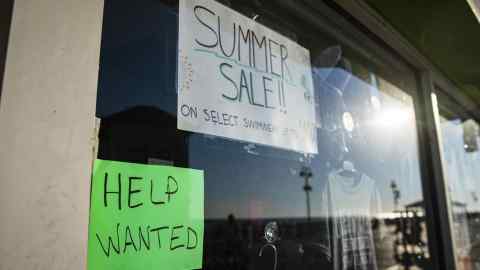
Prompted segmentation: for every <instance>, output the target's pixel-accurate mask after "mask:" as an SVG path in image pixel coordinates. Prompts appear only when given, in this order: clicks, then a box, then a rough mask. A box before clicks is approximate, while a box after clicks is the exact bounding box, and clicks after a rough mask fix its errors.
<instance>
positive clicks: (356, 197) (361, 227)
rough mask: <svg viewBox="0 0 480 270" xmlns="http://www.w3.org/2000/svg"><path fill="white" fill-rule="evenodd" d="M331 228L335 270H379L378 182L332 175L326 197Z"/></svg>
mask: <svg viewBox="0 0 480 270" xmlns="http://www.w3.org/2000/svg"><path fill="white" fill-rule="evenodd" d="M323 197H324V198H325V200H326V201H325V203H324V205H327V207H326V208H327V209H326V210H327V211H328V213H327V216H328V217H329V219H330V222H329V224H330V227H331V232H332V233H331V234H332V236H331V237H332V238H331V241H330V242H331V243H330V244H331V249H332V257H333V264H334V270H376V269H377V263H376V256H375V245H374V237H373V231H372V219H373V218H374V217H375V215H376V214H377V213H379V209H380V200H379V194H378V190H377V188H376V184H375V181H373V180H372V179H370V178H369V177H368V176H366V175H364V174H359V176H358V177H346V176H342V175H341V174H340V173H339V172H334V173H331V174H330V175H329V177H328V185H327V188H326V190H325V194H324V196H323Z"/></svg>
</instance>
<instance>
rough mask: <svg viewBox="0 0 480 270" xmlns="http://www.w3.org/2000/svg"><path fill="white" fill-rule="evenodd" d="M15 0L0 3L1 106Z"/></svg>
mask: <svg viewBox="0 0 480 270" xmlns="http://www.w3.org/2000/svg"><path fill="white" fill-rule="evenodd" d="M13 5H14V0H3V1H0V104H1V101H2V89H3V77H4V75H5V63H6V59H7V49H8V40H9V37H10V27H11V23H12V13H13Z"/></svg>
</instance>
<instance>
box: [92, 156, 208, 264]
mask: <svg viewBox="0 0 480 270" xmlns="http://www.w3.org/2000/svg"><path fill="white" fill-rule="evenodd" d="M203 192H204V186H203V171H199V170H193V169H184V168H177V167H171V166H158V165H142V164H132V163H126V162H116V161H106V160H96V161H95V166H94V169H93V177H92V191H91V206H90V225H89V237H88V238H89V239H88V269H89V270H106V269H108V270H126V269H128V270H137V269H138V270H150V269H155V270H157V269H158V270H170V269H171V270H191V269H199V268H202V258H203V234H204V214H203V203H204V195H203Z"/></svg>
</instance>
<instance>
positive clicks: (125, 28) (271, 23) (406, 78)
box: [89, 0, 431, 270]
mask: <svg viewBox="0 0 480 270" xmlns="http://www.w3.org/2000/svg"><path fill="white" fill-rule="evenodd" d="M187 2H188V3H190V4H185V3H187ZM197 2H198V3H199V4H202V5H204V6H205V7H208V8H203V9H201V8H200V9H197V11H198V13H190V15H191V14H194V15H197V17H195V16H192V17H191V18H190V19H191V20H197V21H196V22H197V23H199V27H203V31H205V36H201V37H200V38H202V39H201V40H199V39H197V44H199V43H202V44H203V45H205V46H203V48H200V47H199V48H197V50H198V53H204V54H209V55H212V57H221V58H222V59H224V60H225V61H227V62H226V63H227V64H226V65H224V66H223V67H224V70H222V69H220V68H219V67H212V66H211V65H210V64H209V62H208V61H206V60H205V62H204V64H203V65H199V64H198V63H196V65H195V63H194V64H193V65H189V63H188V61H193V60H191V59H189V58H188V54H187V53H186V52H185V50H189V48H188V46H186V47H185V44H180V43H179V39H180V40H183V42H185V40H187V38H186V36H188V35H192V33H191V32H193V30H192V31H189V30H190V29H189V28H188V27H185V25H188V23H187V22H188V21H185V20H186V19H185V18H182V16H183V15H182V12H181V9H182V7H183V8H185V6H189V5H194V4H192V3H197ZM182 3H183V4H184V5H185V6H182V7H180V8H179V3H178V1H166V0H165V1H160V0H139V1H126V0H107V1H105V14H104V25H103V34H102V35H103V37H102V47H101V66H100V73H99V85H98V99H97V117H98V118H100V119H101V124H100V131H99V150H98V158H99V159H101V160H112V161H119V162H124V163H132V164H150V165H152V166H170V167H183V168H191V169H196V170H201V171H203V172H204V201H203V203H204V234H203V239H204V241H203V257H202V268H203V269H238V270H240V269H272V268H273V269H292V268H294V269H332V270H333V269H334V270H340V269H344V270H346V269H348V270H351V269H355V270H357V269H358V270H359V269H413V268H412V267H416V269H431V268H430V254H429V250H428V240H427V228H426V225H425V224H426V222H425V209H424V203H423V196H422V188H421V181H422V180H421V177H420V169H419V157H418V142H417V131H416V123H415V112H414V102H415V101H414V96H415V91H416V87H415V76H414V73H413V71H411V70H409V69H405V68H400V66H402V67H404V66H405V65H404V63H403V62H402V61H401V60H400V59H396V60H395V61H397V62H396V63H397V64H398V65H391V64H390V62H386V61H383V60H382V58H381V57H380V56H378V55H376V52H375V51H370V52H368V54H366V53H365V50H364V48H363V47H362V44H356V45H355V46H358V47H352V46H351V45H350V46H348V45H345V44H346V42H345V41H342V40H336V39H335V38H333V37H331V36H329V35H328V34H326V33H328V32H330V31H326V29H322V26H321V24H319V23H318V24H317V23H315V22H314V21H312V20H315V19H314V18H315V16H316V13H315V12H317V11H315V10H316V7H315V6H302V5H303V4H301V3H300V1H291V4H293V5H299V6H302V7H303V8H302V9H303V10H305V11H304V13H300V12H299V11H298V10H301V9H298V10H297V11H294V9H290V8H287V7H282V5H280V4H272V3H270V2H267V1H249V0H245V1H213V0H206V1H180V5H182ZM219 10H222V11H221V12H220V11H219ZM190 12H192V10H190ZM308 12H313V13H308ZM220 13H221V14H223V15H225V14H226V15H225V16H222V17H220V16H218V17H215V16H216V15H218V14H220ZM199 14H200V15H199ZM312 14H313V16H312ZM202 15H203V16H206V17H205V18H198V16H202ZM309 18H310V19H309ZM179 22H180V23H179ZM232 22H235V25H233V24H232ZM246 22H247V23H246ZM182 24H183V25H182ZM218 24H220V27H222V29H223V30H220V31H219V30H218V28H217V30H216V29H215V28H214V27H213V26H215V27H218ZM239 27H243V28H241V30H240V28H239ZM179 28H180V30H181V31H182V30H184V31H186V32H180V33H179V30H178V29H179ZM227 29H228V30H227ZM246 29H252V30H255V31H257V32H256V33H257V35H258V36H257V38H258V39H257V40H254V39H253V38H252V36H250V37H249V38H248V37H247V33H248V32H247V30H246ZM249 33H250V34H251V33H252V32H249ZM262 33H263V34H262ZM194 34H195V33H194ZM182 35H183V36H182ZM251 35H253V34H251ZM262 35H264V36H268V35H272V36H275V39H273V38H272V40H273V41H271V42H272V44H273V45H271V46H277V52H276V53H274V55H273V56H272V55H271V53H268V55H269V56H270V57H271V58H272V57H273V58H275V57H276V58H277V59H274V60H271V59H270V60H268V59H266V60H265V61H266V63H270V64H272V63H275V61H277V62H276V63H277V64H276V66H275V65H273V64H272V65H270V68H269V67H267V66H268V65H266V66H265V68H266V70H265V71H262V70H261V68H260V67H259V66H261V64H258V66H253V64H252V61H254V60H252V56H251V53H252V52H250V54H248V53H246V55H249V56H250V58H248V57H247V58H244V59H247V60H245V61H247V62H246V63H245V62H243V63H242V61H233V60H235V59H233V58H234V57H239V58H240V57H241V56H238V53H239V52H238V51H235V49H233V51H232V53H231V54H230V50H232V49H231V47H228V48H226V47H225V48H218V47H216V46H217V45H218V42H219V38H224V40H223V41H230V42H231V41H232V39H233V38H234V36H236V37H237V38H238V39H237V42H240V41H242V40H243V41H246V40H250V42H251V43H249V45H248V46H246V47H243V48H244V49H252V47H253V46H257V47H261V48H263V47H262ZM220 36H221V37H220ZM190 38H191V37H190ZM197 38H199V37H198V36H197ZM192 40H195V39H192ZM252 40H253V41H252ZM254 42H257V43H254ZM265 42H268V37H267V39H266V41H265ZM233 44H234V43H233ZM237 44H238V43H237ZM284 44H287V45H284ZM349 44H352V43H349ZM353 44H354V43H353ZM192 46H193V45H192ZM264 46H266V45H265V44H264ZM283 46H284V47H283ZM287 48H288V50H289V51H288V56H287V53H286V50H287ZM291 48H294V49H291ZM222 49H223V50H225V51H222ZM200 50H201V51H200ZM237 50H238V48H237ZM270 50H271V49H270ZM179 51H180V53H183V54H187V57H186V58H185V59H184V58H180V60H179V55H178V52H179ZM222 53H223V54H222ZM235 53H237V54H235ZM240 53H242V52H240ZM181 56H183V55H181ZM265 56H266V55H265ZM289 57H290V58H289ZM294 57H297V58H299V59H300V58H301V59H302V60H298V61H297V62H295V63H293V64H292V63H290V62H288V61H289V60H287V59H291V58H294ZM393 59H395V58H393ZM183 60H184V61H186V63H184V62H182V61H183ZM237 60H238V59H237ZM248 61H250V63H249V62H248ZM257 61H260V60H258V59H257ZM269 61H270V62H269ZM282 61H284V62H285V63H286V64H285V63H283V62H282ZM239 62H240V63H239ZM179 63H180V64H179ZM257 63H258V62H257ZM299 63H300V64H299ZM295 65H296V66H295ZM191 66H193V68H191V70H189V67H191ZM199 67H200V68H199ZM235 68H238V69H235ZM242 68H243V69H245V73H244V74H243V73H241V71H239V70H240V69H242ZM255 68H257V70H255ZM258 69H260V71H259V70H258ZM298 70H303V71H306V72H304V73H303V74H302V76H298V77H295V74H294V75H288V74H289V72H290V73H292V74H293V73H295V72H296V71H298ZM222 71H223V73H222ZM207 72H211V73H215V74H217V75H218V76H217V78H213V79H211V80H203V81H202V80H201V79H199V78H198V76H200V75H198V74H201V76H207V75H208V74H206V73H207ZM235 72H238V73H235ZM257 73H259V74H261V76H266V79H263V89H262V90H261V91H263V92H262V93H263V95H264V96H263V97H261V98H260V99H257V100H256V101H254V100H252V96H253V95H255V94H254V93H253V92H252V91H253V90H251V89H252V88H253V87H252V86H253V85H254V84H255V85H256V86H258V85H259V84H258V83H254V82H253V80H258V78H260V79H262V78H265V77H261V76H260V75H258V74H257ZM266 73H267V74H266ZM273 73H276V75H275V74H273ZM232 74H236V75H238V76H236V75H235V76H234V75H232ZM242 74H243V75H242ZM262 74H263V75H262ZM265 74H266V75H265ZM189 76H190V77H189ZM195 76H197V77H195ZM250 76H252V77H250ZM253 76H260V77H253ZM289 76H291V78H293V79H291V80H289V79H288V77H289ZM179 78H180V79H181V80H182V82H181V83H178V81H177V80H179ZM185 78H190V79H191V80H197V81H196V82H197V84H196V85H193V86H192V85H190V81H189V80H187V79H185ZM279 78H280V79H279ZM295 78H297V79H298V80H296V79H295ZM216 80H219V81H220V80H221V81H222V83H223V84H220V83H219V81H216ZM277 81H279V82H280V84H282V83H284V84H292V85H293V86H292V85H290V86H288V87H292V88H288V87H285V86H284V88H286V89H294V90H295V89H297V90H298V89H304V90H305V91H304V92H301V95H299V96H301V97H302V98H301V99H299V100H298V101H294V100H289V98H291V97H292V96H294V95H298V93H293V92H286V93H284V92H282V90H278V89H277V88H275V89H276V90H274V88H273V87H275V85H276V84H275V83H272V82H277ZM226 83H227V84H226ZM269 83H272V84H271V85H270V86H271V87H272V89H267V90H266V86H265V84H269ZM218 85H222V86H230V88H228V89H226V90H228V92H224V93H225V95H224V96H223V97H221V96H220V97H219V96H217V95H216V94H212V93H213V92H211V91H212V90H211V88H215V87H217V86H218ZM242 85H243V86H242ZM242 87H243V88H242ZM280 88H281V87H280ZM185 89H194V90H195V91H201V92H202V93H204V96H200V97H199V98H197V99H194V98H193V99H189V101H190V102H198V103H200V102H204V103H206V102H212V104H214V103H215V102H217V103H218V104H224V103H225V102H227V101H228V102H232V100H233V102H234V103H235V105H232V106H237V107H238V106H257V107H259V108H260V107H261V108H260V109H248V113H247V111H246V110H245V111H238V110H233V109H231V110H229V111H226V110H225V111H221V110H218V109H216V108H212V107H210V108H208V110H205V108H202V109H201V110H199V111H196V110H195V109H198V108H194V107H193V106H190V107H187V108H186V110H185V115H193V116H196V114H197V113H198V114H201V117H202V119H203V120H202V121H208V122H209V124H210V128H208V126H207V127H205V126H202V127H198V126H194V125H191V126H189V125H187V124H185V123H183V122H182V123H180V121H181V120H180V117H185V115H179V113H177V112H178V111H180V112H181V113H182V112H183V111H181V110H179V108H178V105H177V104H179V103H178V100H179V99H180V98H182V99H184V98H185V96H181V95H183V94H184V93H182V91H186V90H185ZM242 89H243V91H244V92H243V100H240V99H241V98H240V97H239V95H242V94H240V93H239V91H242ZM217 90H218V89H217ZM217 90H216V91H217ZM224 90H225V89H224ZM192 91H193V90H192ZM249 91H250V92H249ZM291 91H293V90H291ZM249 94H251V96H250V95H249ZM257 95H258V92H257ZM267 95H270V96H274V97H275V98H274V99H272V100H271V103H269V101H267V99H268V97H270V96H268V97H267ZM257 97H259V96H257ZM207 99H208V100H207ZM216 99H217V100H218V101H211V100H216ZM192 100H193V101H192ZM252 101H253V102H252ZM222 102H223V103H222ZM309 102H310V103H309ZM253 103H255V104H253ZM190 104H192V103H190ZM303 104H307V105H303ZM308 104H311V107H308V106H310V105H308ZM295 105H297V106H295ZM219 106H220V105H219ZM222 106H223V107H222V108H224V109H225V108H226V109H227V110H228V109H229V107H228V106H227V107H225V105H222ZM282 106H284V107H285V108H283V107H282ZM305 106H307V107H305ZM237 107H236V108H237ZM232 108H233V107H232ZM242 108H243V107H242ZM180 109H181V108H180ZM282 109H283V111H282ZM310 109H311V110H310ZM265 110H271V111H273V110H275V111H277V110H278V111H280V112H281V113H283V114H290V115H299V119H297V120H299V121H298V122H299V123H301V124H302V123H303V124H304V127H303V128H304V129H302V130H303V131H301V132H300V135H299V136H303V135H305V134H304V133H302V132H305V130H308V131H309V132H311V133H308V134H307V135H305V137H304V138H303V137H302V138H303V139H298V138H297V139H295V138H294V137H289V138H290V139H287V140H283V141H282V140H280V139H278V138H277V137H275V136H273V135H271V133H275V132H278V126H281V125H282V124H283V122H282V121H285V120H282V119H283V118H282V116H278V115H277V116H278V117H272V118H271V119H270V122H268V121H265V120H264V121H250V120H255V119H256V120H258V119H264V118H265V114H266V112H265ZM271 111H270V112H267V113H269V115H270V116H271V115H273V113H272V112H271ZM252 112H253V113H252ZM255 112H256V113H255ZM262 114H263V115H262ZM247 115H248V117H247ZM275 115H276V114H275ZM235 116H236V117H235ZM235 120H238V121H239V123H238V122H235ZM218 125H223V127H222V128H223V129H221V128H220V127H218ZM236 125H242V126H243V128H244V129H247V128H249V129H254V130H255V132H257V133H248V134H246V133H245V134H243V133H241V132H233V133H229V132H228V131H225V129H226V128H229V127H236ZM179 126H182V129H179V128H178V127H179ZM283 131H284V132H288V130H283ZM252 134H253V135H252ZM255 134H257V135H255ZM265 134H266V135H265ZM277 139H278V141H277ZM107 195H108V194H107ZM94 218H95V217H93V216H92V218H91V220H90V222H91V223H92V222H95V220H94ZM168 218H169V217H164V216H161V214H159V217H158V220H159V221H162V220H163V221H168V220H167V219H168ZM139 219H140V217H139ZM106 226H107V225H106ZM108 226H111V230H112V232H113V235H114V237H113V238H112V239H114V240H112V239H111V240H112V241H116V240H115V239H116V238H115V237H116V236H115V234H114V233H115V230H116V229H118V228H116V227H115V224H113V225H112V224H109V225H108ZM91 230H92V228H91ZM124 233H125V231H123V232H122V233H120V236H119V238H123V237H124V236H123V235H124ZM91 235H92V234H91ZM93 235H94V234H93ZM127 235H128V234H127ZM131 238H132V239H131V240H132V241H133V245H134V243H135V241H137V242H138V243H140V242H141V241H144V240H142V239H140V238H138V239H137V238H135V236H134V237H131ZM170 240H171V238H170ZM146 241H148V240H146ZM90 242H91V245H90V246H89V254H92V253H102V252H104V251H105V250H102V246H101V245H100V244H99V242H101V239H97V238H94V237H91V238H90ZM125 242H126V241H125V239H123V244H122V241H121V240H120V243H121V244H120V248H121V250H120V251H118V252H113V254H111V256H110V257H109V258H108V260H107V259H105V262H104V263H105V264H106V265H107V266H108V268H109V269H117V268H115V267H116V266H115V264H114V261H115V257H116V256H117V257H118V256H128V259H129V262H135V261H139V262H141V264H140V265H142V266H146V265H149V264H148V261H149V260H154V259H153V258H155V257H154V254H158V253H155V252H161V251H158V250H156V251H155V250H153V251H152V249H153V247H152V249H151V250H145V249H144V250H143V251H138V250H137V249H135V246H132V245H131V243H129V245H127V244H126V243H125ZM101 243H103V244H104V246H103V248H105V247H106V246H105V244H106V243H109V242H108V239H107V238H105V239H104V241H103V242H101ZM187 244H188V243H187ZM109 245H110V244H109ZM155 248H158V247H155ZM122 252H124V253H122ZM152 252H153V253H152ZM152 254H153V255H152ZM185 260H188V258H185ZM109 263H110V265H109ZM164 263H165V265H166V268H169V267H168V265H169V262H168V261H165V262H164ZM147 268H148V267H147ZM147 268H142V269H147ZM118 269H120V268H118ZM132 269H133V268H132ZM139 269H140V268H139Z"/></svg>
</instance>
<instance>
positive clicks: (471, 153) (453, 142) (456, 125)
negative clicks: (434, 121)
mask: <svg viewBox="0 0 480 270" xmlns="http://www.w3.org/2000/svg"><path fill="white" fill-rule="evenodd" d="M439 91H440V92H439V95H438V97H439V105H438V106H439V109H440V110H439V112H440V117H439V119H440V123H439V124H440V126H439V129H440V135H441V140H440V141H441V146H442V153H443V165H444V177H445V180H446V184H447V191H448V199H449V203H450V212H451V213H450V215H451V216H450V218H451V226H452V234H453V240H454V243H453V244H454V247H455V254H456V259H457V267H458V269H461V270H464V269H465V270H466V269H469V270H470V269H480V261H479V260H480V253H479V250H478V244H479V241H480V231H479V228H480V215H479V211H480V201H479V197H478V196H479V194H478V191H479V190H480V183H479V181H478V175H479V173H480V153H479V148H478V145H479V130H480V129H479V125H478V122H477V121H476V120H474V119H473V118H472V116H471V115H470V114H469V113H468V112H466V111H464V110H463V107H462V106H461V105H458V104H454V103H453V102H452V100H451V99H449V98H448V97H447V96H446V95H444V94H442V92H441V90H439Z"/></svg>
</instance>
